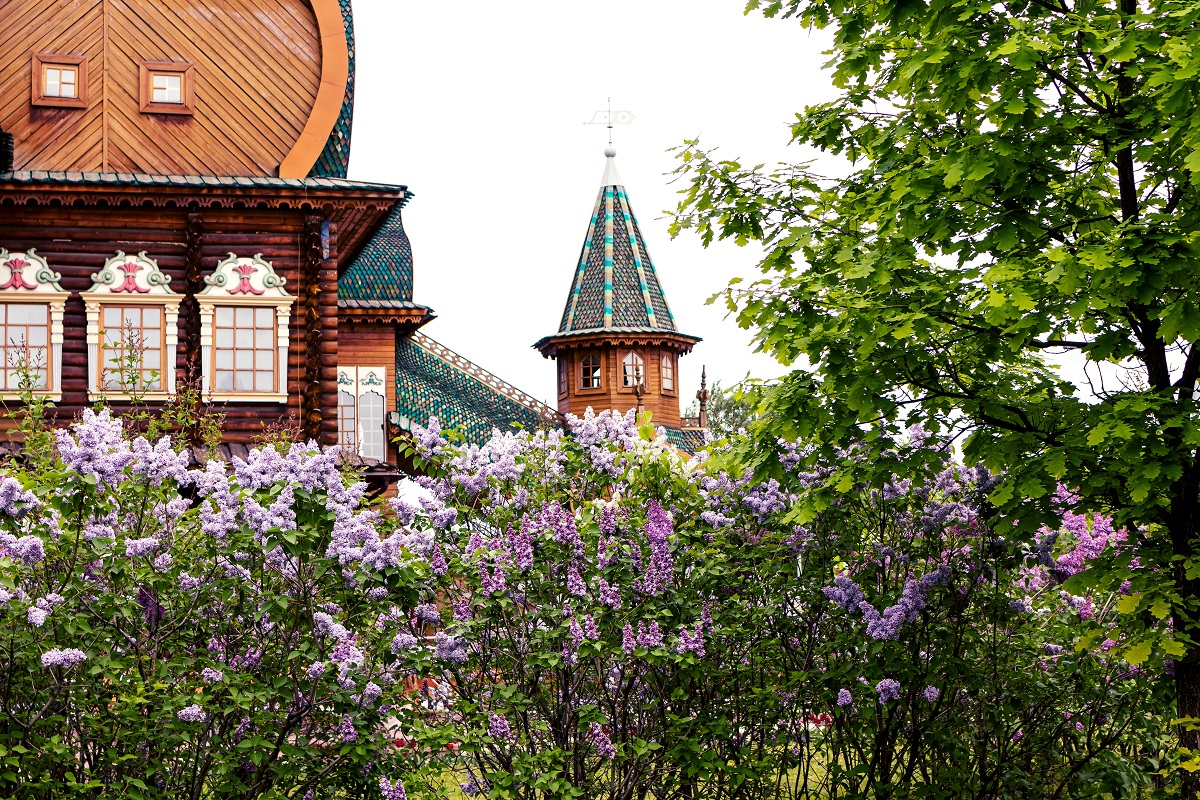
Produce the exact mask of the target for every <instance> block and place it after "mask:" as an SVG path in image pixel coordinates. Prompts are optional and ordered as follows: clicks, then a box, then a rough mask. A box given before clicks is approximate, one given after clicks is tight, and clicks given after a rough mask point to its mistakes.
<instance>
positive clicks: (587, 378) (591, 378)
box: [579, 353, 601, 389]
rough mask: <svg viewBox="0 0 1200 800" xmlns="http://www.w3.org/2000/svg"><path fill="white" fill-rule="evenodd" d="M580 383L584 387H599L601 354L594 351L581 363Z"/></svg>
mask: <svg viewBox="0 0 1200 800" xmlns="http://www.w3.org/2000/svg"><path fill="white" fill-rule="evenodd" d="M579 385H580V386H581V387H582V388H584V389H599V388H600V386H601V383H600V356H598V355H596V354H595V353H592V354H590V355H587V356H584V359H583V361H581V362H580V363H579Z"/></svg>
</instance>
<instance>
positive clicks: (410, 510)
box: [391, 497, 421, 528]
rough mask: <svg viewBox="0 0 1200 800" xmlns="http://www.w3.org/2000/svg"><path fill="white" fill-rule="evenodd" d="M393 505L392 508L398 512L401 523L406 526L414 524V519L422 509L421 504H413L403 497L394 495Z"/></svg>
mask: <svg viewBox="0 0 1200 800" xmlns="http://www.w3.org/2000/svg"><path fill="white" fill-rule="evenodd" d="M391 506H392V510H393V511H395V512H396V516H397V518H399V520H400V524H401V525H403V526H404V527H406V528H407V527H408V526H409V525H412V524H413V520H414V519H416V518H417V512H418V511H420V510H421V507H420V506H416V505H413V504H412V503H410V502H408V501H407V500H405V499H404V498H403V497H393V498H392V499H391Z"/></svg>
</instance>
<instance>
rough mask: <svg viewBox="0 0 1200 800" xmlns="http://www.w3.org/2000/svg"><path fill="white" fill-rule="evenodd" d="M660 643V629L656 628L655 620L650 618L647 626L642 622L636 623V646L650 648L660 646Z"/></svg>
mask: <svg viewBox="0 0 1200 800" xmlns="http://www.w3.org/2000/svg"><path fill="white" fill-rule="evenodd" d="M662 643H663V641H662V631H661V630H659V628H658V621H657V620H652V621H651V622H650V625H649V626H647V625H646V623H644V622H639V623H638V637H637V646H638V647H641V648H645V649H646V650H650V649H652V648H655V647H662Z"/></svg>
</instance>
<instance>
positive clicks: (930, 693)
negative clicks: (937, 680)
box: [924, 686, 942, 703]
mask: <svg viewBox="0 0 1200 800" xmlns="http://www.w3.org/2000/svg"><path fill="white" fill-rule="evenodd" d="M924 695H925V699H926V700H928V701H929V702H931V703H936V702H937V699H938V698H939V697H941V695H942V690H941V689H939V688H937V687H936V686H926V687H925V692H924Z"/></svg>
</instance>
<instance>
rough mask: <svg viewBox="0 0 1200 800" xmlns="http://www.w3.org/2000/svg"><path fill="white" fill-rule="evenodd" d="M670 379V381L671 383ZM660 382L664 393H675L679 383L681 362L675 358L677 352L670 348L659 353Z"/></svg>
mask: <svg viewBox="0 0 1200 800" xmlns="http://www.w3.org/2000/svg"><path fill="white" fill-rule="evenodd" d="M668 381H670V384H669V385H668ZM658 382H659V385H661V386H662V392H663V394H669V395H673V394H675V389H676V387H677V386H678V385H679V362H678V361H676V360H675V354H674V353H672V352H670V351H669V350H667V351H664V352H663V353H661V354H660V355H659V362H658Z"/></svg>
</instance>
